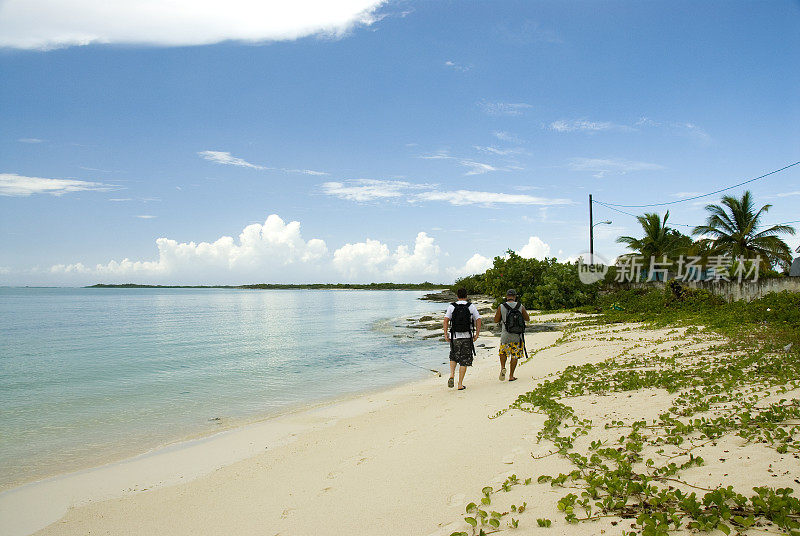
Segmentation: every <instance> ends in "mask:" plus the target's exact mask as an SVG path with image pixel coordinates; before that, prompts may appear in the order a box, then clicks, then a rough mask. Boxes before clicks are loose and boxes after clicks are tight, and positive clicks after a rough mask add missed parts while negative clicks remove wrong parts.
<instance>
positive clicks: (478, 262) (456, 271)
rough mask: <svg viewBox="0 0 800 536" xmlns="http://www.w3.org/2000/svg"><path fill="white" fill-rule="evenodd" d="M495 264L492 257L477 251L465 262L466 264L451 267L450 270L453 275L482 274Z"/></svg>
mask: <svg viewBox="0 0 800 536" xmlns="http://www.w3.org/2000/svg"><path fill="white" fill-rule="evenodd" d="M492 265H493V262H492V259H490V258H488V257H484V256H483V255H481V254H480V253H476V254H475V255H473V256H472V257H470V258H469V259H467V262H465V263H464V266H461V267H458V268H450V270H448V272H449V273H450V275H451V276H453V277H464V276H468V275H474V274H482V273H483V272H485V271H486V270H488V269H489V268H491V267H492Z"/></svg>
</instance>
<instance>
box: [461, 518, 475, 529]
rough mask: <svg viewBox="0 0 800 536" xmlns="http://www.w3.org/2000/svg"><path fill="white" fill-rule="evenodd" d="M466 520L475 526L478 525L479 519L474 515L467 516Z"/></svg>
mask: <svg viewBox="0 0 800 536" xmlns="http://www.w3.org/2000/svg"><path fill="white" fill-rule="evenodd" d="M464 521H466V522H467V523H469V524H470V525H472V526H473V527H477V526H478V520H477V519H475V518H474V517H465V518H464Z"/></svg>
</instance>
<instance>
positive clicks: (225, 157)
mask: <svg viewBox="0 0 800 536" xmlns="http://www.w3.org/2000/svg"><path fill="white" fill-rule="evenodd" d="M197 154H198V155H199V156H200V157H201V158H203V159H205V160H208V161H209V162H214V163H215V164H223V165H227V166H238V167H246V168H250V169H261V170H270V171H282V172H283V173H299V174H301V175H314V176H320V175H328V173H326V172H325V171H315V170H313V169H292V168H275V167H267V166H260V165H257V164H251V163H250V162H248V161H247V160H244V159H242V158H237V157H235V156H233V155H232V154H231V153H229V152H227V151H198V153H197Z"/></svg>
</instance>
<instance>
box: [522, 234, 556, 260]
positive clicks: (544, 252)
mask: <svg viewBox="0 0 800 536" xmlns="http://www.w3.org/2000/svg"><path fill="white" fill-rule="evenodd" d="M549 255H550V246H549V245H548V244H546V243H545V242H544V241H542V239H541V238H539V237H538V236H532V237H530V238H529V239H528V243H527V244H525V245H524V246H522V249H520V250H519V256H520V257H524V258H526V259H539V260H541V259H544V258H545V257H547V256H549Z"/></svg>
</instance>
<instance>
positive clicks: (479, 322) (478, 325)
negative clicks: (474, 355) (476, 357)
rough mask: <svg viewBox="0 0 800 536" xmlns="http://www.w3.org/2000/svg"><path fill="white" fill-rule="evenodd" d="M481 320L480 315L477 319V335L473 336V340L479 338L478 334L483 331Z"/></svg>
mask: <svg viewBox="0 0 800 536" xmlns="http://www.w3.org/2000/svg"><path fill="white" fill-rule="evenodd" d="M481 320H482V319H481V318H480V317H478V319H477V320H476V321H475V335H474V336H473V337H472V341H473V342H475V341H477V340H478V335H480V333H481Z"/></svg>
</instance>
